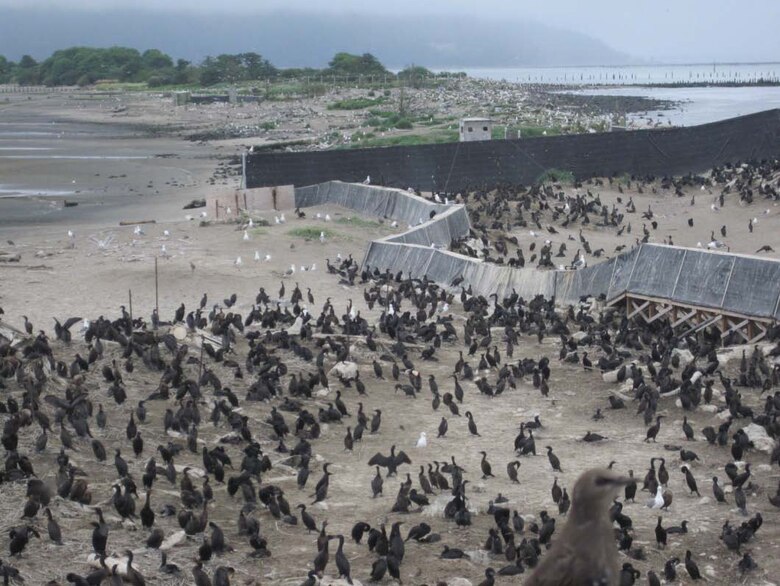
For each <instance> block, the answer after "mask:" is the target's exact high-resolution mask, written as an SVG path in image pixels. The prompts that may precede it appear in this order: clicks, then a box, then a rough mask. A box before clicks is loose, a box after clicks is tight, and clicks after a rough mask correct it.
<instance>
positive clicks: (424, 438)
mask: <svg viewBox="0 0 780 586" xmlns="http://www.w3.org/2000/svg"><path fill="white" fill-rule="evenodd" d="M427 445H428V437H427V436H426V435H425V432H424V431H421V432H420V438H419V439H418V440H417V447H418V448H424V447H426V446H427Z"/></svg>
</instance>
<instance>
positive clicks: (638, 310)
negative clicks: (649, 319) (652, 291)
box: [627, 299, 650, 319]
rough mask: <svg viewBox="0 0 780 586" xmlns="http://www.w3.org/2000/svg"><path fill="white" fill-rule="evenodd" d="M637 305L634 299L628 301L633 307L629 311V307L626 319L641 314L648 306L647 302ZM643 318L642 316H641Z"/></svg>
mask: <svg viewBox="0 0 780 586" xmlns="http://www.w3.org/2000/svg"><path fill="white" fill-rule="evenodd" d="M637 303H639V301H638V300H636V299H630V300H629V304H631V305H633V309H631V305H630V306H629V314H628V316H627V317H628V319H631V318H632V317H634V316H636V315H637V314H640V313H642V310H643V309H644V308H646V307H647V306H648V305H650V302H649V301H645V302H643V303H642V304H641V305H637ZM643 317H644V316H643Z"/></svg>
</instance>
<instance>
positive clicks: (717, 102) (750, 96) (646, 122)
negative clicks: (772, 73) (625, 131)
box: [571, 86, 780, 128]
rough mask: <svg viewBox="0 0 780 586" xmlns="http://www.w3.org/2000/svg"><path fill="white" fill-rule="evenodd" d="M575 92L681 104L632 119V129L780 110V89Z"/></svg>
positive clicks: (597, 90)
mask: <svg viewBox="0 0 780 586" xmlns="http://www.w3.org/2000/svg"><path fill="white" fill-rule="evenodd" d="M571 93H576V94H586V95H608V96H643V97H647V98H654V99H658V100H671V101H674V102H676V103H677V106H676V107H675V108H672V109H670V110H651V111H648V112H645V113H633V114H631V115H629V116H628V118H629V126H633V127H637V128H648V127H655V126H669V125H672V126H693V125H696V124H706V123H708V122H717V121H718V120H725V119H726V118H734V117H736V116H744V115H746V114H754V113H756V112H763V111H764V110H771V109H773V108H780V86H767V87H758V86H743V87H701V88H700V87H696V88H658V87H637V86H634V87H608V88H607V87H605V88H592V89H590V88H589V89H583V90H574V91H572V92H571Z"/></svg>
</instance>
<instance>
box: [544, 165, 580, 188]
mask: <svg viewBox="0 0 780 586" xmlns="http://www.w3.org/2000/svg"><path fill="white" fill-rule="evenodd" d="M536 182H537V183H550V182H554V183H569V184H571V183H574V173H572V172H571V171H566V170H564V169H555V168H551V169H547V170H546V171H545V172H544V173H542V174H541V175H539V177H537V178H536Z"/></svg>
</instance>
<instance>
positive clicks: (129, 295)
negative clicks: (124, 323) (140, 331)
mask: <svg viewBox="0 0 780 586" xmlns="http://www.w3.org/2000/svg"><path fill="white" fill-rule="evenodd" d="M127 295H128V297H129V298H130V324H131V327H132V323H133V290H132V289H128V290H127Z"/></svg>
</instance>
